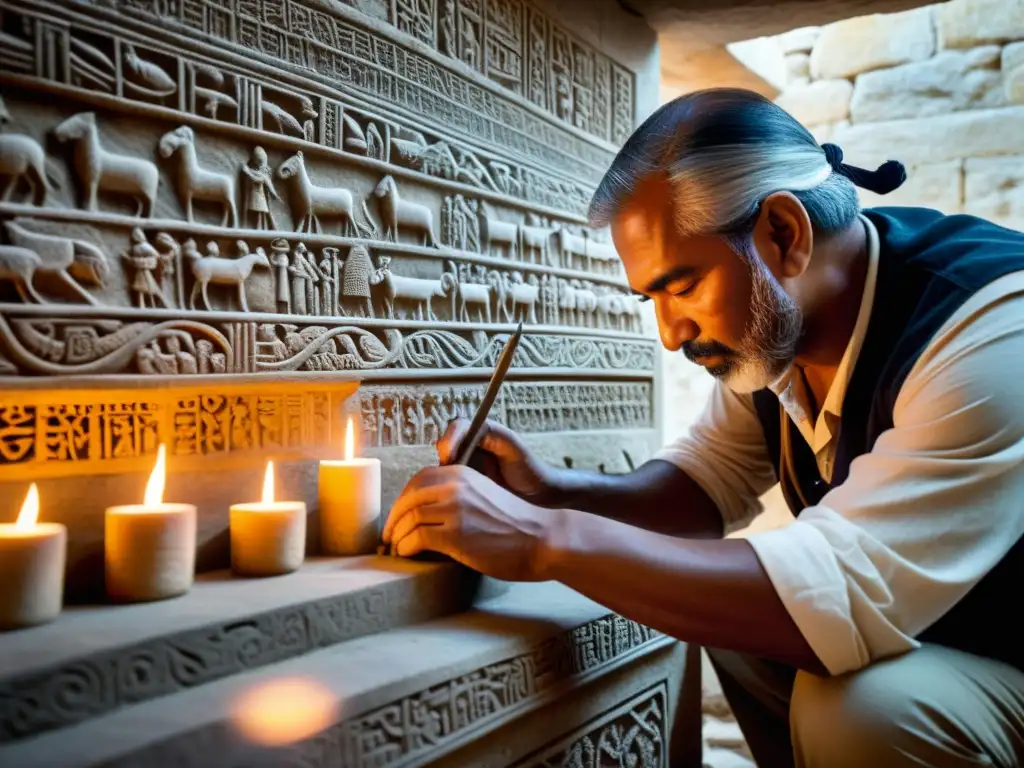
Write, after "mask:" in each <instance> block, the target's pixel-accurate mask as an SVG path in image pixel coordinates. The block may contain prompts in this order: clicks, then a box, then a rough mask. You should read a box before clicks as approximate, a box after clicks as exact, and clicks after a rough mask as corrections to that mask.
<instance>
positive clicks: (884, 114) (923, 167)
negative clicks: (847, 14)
mask: <svg viewBox="0 0 1024 768" xmlns="http://www.w3.org/2000/svg"><path fill="white" fill-rule="evenodd" d="M775 40H776V41H777V43H778V54H777V55H778V56H781V57H782V58H783V59H784V61H785V62H786V66H787V71H788V72H789V80H788V82H787V84H786V86H785V88H784V89H783V90H782V93H781V94H780V95H779V97H778V99H777V103H778V104H780V105H781V106H783V107H785V108H786V109H787V110H788V111H790V112H791V113H792V114H793V115H795V116H796V117H797V118H799V119H800V120H801V121H802V122H803V123H804V124H805V125H807V126H808V127H811V128H812V129H813V131H814V133H815V135H816V136H817V137H818V139H819V141H833V142H835V143H837V144H838V145H839V146H840V147H842V148H843V152H844V154H845V156H846V158H847V160H848V162H851V163H853V164H855V165H864V166H871V167H873V166H874V165H876V164H878V163H881V162H882V161H884V160H886V159H889V158H895V159H899V160H901V161H903V162H904V163H905V164H906V165H907V169H908V179H907V183H906V184H905V185H904V186H903V187H902V188H901V189H899V190H897V191H896V192H894V193H892V194H890V195H887V196H885V197H884V198H880V197H878V196H875V195H872V194H870V193H862V202H863V204H864V205H866V206H870V205H880V204H890V205H924V206H928V207H932V208H937V209H939V210H941V211H944V212H947V213H970V214H974V215H978V216H983V217H985V218H988V219H991V220H994V221H997V222H999V223H1001V224H1004V225H1006V226H1010V227H1013V228H1021V227H1024V190H1022V189H1021V184H1022V183H1024V3H1022V2H1019V0H953V2H949V3H943V4H941V5H932V6H925V7H923V8H918V9H914V10H911V11H906V12H903V13H896V14H884V15H874V16H864V17H860V18H855V19H849V20H846V21H840V22H837V23H835V24H830V25H828V26H825V27H822V28H819V29H802V30H796V31H795V32H794V33H790V34H789V35H783V36H781V37H779V38H775Z"/></svg>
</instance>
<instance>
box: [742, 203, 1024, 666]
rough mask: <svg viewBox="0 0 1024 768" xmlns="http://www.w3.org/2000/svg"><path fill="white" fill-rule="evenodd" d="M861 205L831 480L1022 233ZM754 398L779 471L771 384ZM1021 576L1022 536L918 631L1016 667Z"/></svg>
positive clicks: (807, 476) (1020, 251) (798, 472)
mask: <svg viewBox="0 0 1024 768" xmlns="http://www.w3.org/2000/svg"><path fill="white" fill-rule="evenodd" d="M864 214H865V215H866V216H867V218H869V219H870V220H871V221H872V223H874V225H875V227H876V228H877V229H878V235H879V243H880V253H879V264H878V282H877V288H876V293H875V299H874V304H873V307H872V311H871V320H870V322H869V324H868V330H867V335H866V337H865V339H864V344H863V347H862V349H861V353H860V356H859V357H858V359H857V363H856V365H855V367H854V370H853V375H852V377H851V380H850V384H849V387H848V388H847V392H846V397H845V399H844V400H843V408H842V422H841V426H840V435H839V444H838V446H837V452H836V459H835V466H834V469H833V474H832V484H834V485H839V484H841V483H842V482H843V481H844V480H846V478H847V476H848V474H849V471H850V463H851V462H852V461H853V460H854V459H855V458H857V457H858V456H860V455H861V454H863V453H867V452H869V451H870V450H871V449H872V447H873V446H874V444H875V440H876V439H878V436H879V435H880V434H881V433H882V432H884V431H885V430H886V429H889V428H891V427H892V426H893V421H892V413H893V406H894V404H895V402H896V396H897V395H898V394H899V391H900V388H901V387H902V386H903V382H904V380H905V379H906V377H907V374H908V373H909V372H910V369H911V368H912V367H913V365H914V362H915V361H916V360H917V358H918V357H919V356H920V354H921V353H922V352H923V351H924V349H925V347H926V346H927V345H928V342H929V341H930V340H931V339H932V337H933V336H934V335H935V334H936V333H937V332H938V330H939V328H940V327H941V326H942V324H943V323H944V322H945V321H946V320H948V319H949V318H950V317H951V316H952V315H953V314H954V313H955V312H956V310H957V309H958V308H959V307H960V306H961V305H962V304H963V303H964V302H965V301H966V300H967V299H968V298H969V297H970V296H971V295H972V294H973V293H975V292H976V291H978V290H980V289H981V288H983V287H984V286H985V285H986V284H988V283H990V282H992V281H993V280H996V279H998V278H1000V277H1003V276H1004V275H1007V274H1009V273H1011V272H1016V271H1018V270H1024V234H1022V233H1020V232H1014V231H1012V230H1009V229H1004V228H1002V227H998V226H996V225H994V224H991V223H989V222H987V221H984V220H982V219H978V218H975V217H973V216H961V215H957V216H945V215H943V214H941V213H939V212H937V211H933V210H929V209H924V208H874V209H868V210H865V211H864ZM1021 396H1022V397H1024V386H1022V389H1021ZM754 405H755V408H756V410H757V414H758V418H759V419H760V421H761V426H762V428H763V429H764V435H765V440H766V442H767V446H768V450H769V453H770V455H771V459H772V463H773V464H774V465H775V471H776V474H777V475H778V472H779V459H780V453H781V443H780V438H781V430H780V421H779V419H780V414H779V401H778V398H777V397H776V396H775V394H774V393H772V392H771V391H770V390H767V389H765V390H761V391H759V392H756V393H754ZM789 430H790V435H792V439H791V441H790V444H791V467H792V470H793V471H792V474H793V475H794V476H795V482H797V483H799V484H800V490H801V491H802V492H803V496H804V498H805V499H806V500H807V503H808V504H812V505H813V504H816V503H818V502H819V501H820V500H821V498H822V497H823V496H824V495H825V494H826V493H827V492H828V491H829V489H830V488H831V485H829V484H827V483H825V481H824V480H822V478H821V475H820V474H819V472H818V467H817V463H816V462H815V460H814V454H813V452H812V451H811V448H810V446H808V445H807V441H806V440H804V439H803V437H802V436H801V435H800V432H799V429H798V428H797V426H796V425H795V424H790V427H789ZM1020 471H1021V472H1024V466H1021V468H1020ZM782 491H783V494H784V495H785V497H786V501H787V503H788V504H789V507H790V509H791V510H792V511H793V514H795V515H799V514H800V512H801V511H802V505H801V503H800V501H799V495H798V494H797V493H796V492H795V489H794V488H793V486H792V483H785V482H784V483H783V488H782ZM921 514H922V515H927V514H928V510H927V509H922V510H921ZM1022 585H1024V537H1022V538H1021V539H1019V540H1018V541H1017V542H1016V543H1015V544H1014V545H1013V547H1012V548H1011V549H1010V551H1009V553H1008V554H1007V555H1006V556H1004V557H1003V559H1002V560H1001V561H1000V562H999V563H998V564H997V565H996V567H995V568H993V569H992V570H991V571H989V573H988V574H987V575H986V576H985V577H984V578H983V579H982V580H981V581H980V582H979V583H978V584H977V585H975V587H974V588H973V589H972V590H971V591H970V592H968V594H967V595H966V596H965V597H964V598H963V599H961V600H960V602H959V603H957V604H956V605H955V606H954V607H953V608H952V609H950V610H949V611H948V612H947V613H946V614H945V615H944V616H943V617H942V618H940V619H939V620H938V621H936V622H935V623H934V624H932V625H931V626H930V627H928V628H927V629H926V630H925V631H923V632H921V633H920V634H919V635H918V639H919V640H921V641H923V642H930V643H937V644H940V645H946V646H949V647H952V648H957V649H959V650H963V651H967V652H970V653H974V654H978V655H981V656H988V657H991V658H996V659H1000V660H1003V661H1006V662H1009V663H1011V664H1013V665H1014V666H1016V667H1018V668H1020V669H1024V630H1020V629H1018V628H1017V626H1018V624H1019V617H1018V616H1017V615H1016V613H1017V611H1016V609H1015V608H1014V606H1015V605H1016V601H1017V598H1016V595H1017V594H1018V590H1019V589H1020V588H1021V586H1022Z"/></svg>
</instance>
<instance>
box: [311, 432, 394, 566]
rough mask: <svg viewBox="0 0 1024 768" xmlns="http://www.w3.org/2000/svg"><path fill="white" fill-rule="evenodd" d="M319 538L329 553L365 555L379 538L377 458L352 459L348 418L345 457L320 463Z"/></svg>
mask: <svg viewBox="0 0 1024 768" xmlns="http://www.w3.org/2000/svg"><path fill="white" fill-rule="evenodd" d="M319 487H320V493H319V496H320V538H321V542H322V546H323V550H324V552H326V553H327V554H329V555H369V554H373V553H374V552H376V551H377V542H378V540H379V539H380V459H357V458H355V438H354V436H353V433H352V419H351V418H349V420H348V424H347V425H346V427H345V459H344V460H343V461H321V462H320V486H319Z"/></svg>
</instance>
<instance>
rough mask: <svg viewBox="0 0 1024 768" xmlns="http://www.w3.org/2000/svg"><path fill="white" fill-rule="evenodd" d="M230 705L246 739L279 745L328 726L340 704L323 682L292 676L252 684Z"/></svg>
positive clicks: (305, 737) (268, 744) (335, 715)
mask: <svg viewBox="0 0 1024 768" xmlns="http://www.w3.org/2000/svg"><path fill="white" fill-rule="evenodd" d="M233 709H234V712H233V713H232V720H233V721H234V724H235V727H236V728H238V730H239V731H241V732H242V734H243V735H244V736H245V737H246V738H247V739H249V741H251V742H253V743H255V744H259V745H263V746H277V747H279V746H284V745H285V744H291V743H293V742H296V741H301V740H303V739H308V738H310V737H312V736H314V735H316V734H317V733H320V732H321V731H323V730H324V729H326V728H329V727H330V726H331V725H333V724H334V722H335V720H336V719H337V715H338V711H339V705H338V700H337V698H336V697H335V696H334V694H332V693H331V691H329V690H328V689H327V688H325V687H324V685H323V684H322V683H320V682H318V681H316V680H312V679H308V678H303V677H292V678H283V679H277V680H268V681H266V682H263V683H260V684H258V685H256V686H253V687H252V688H250V689H249V690H247V691H245V692H244V693H243V694H242V695H241V696H240V697H239V698H238V699H237V700H236V701H235V704H234V707H233Z"/></svg>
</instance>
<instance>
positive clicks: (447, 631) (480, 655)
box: [0, 583, 680, 768]
mask: <svg viewBox="0 0 1024 768" xmlns="http://www.w3.org/2000/svg"><path fill="white" fill-rule="evenodd" d="M299 631H301V625H300V626H299V627H297V628H296V633H298V632H299ZM672 646H678V643H676V642H675V641H673V640H672V639H671V638H668V637H665V636H662V635H660V634H659V633H656V632H653V631H652V630H650V629H648V628H646V627H643V626H641V625H639V624H635V623H633V622H629V621H627V620H625V619H623V618H622V617H619V616H615V615H614V614H609V613H608V611H607V609H604V608H602V607H601V606H599V605H597V604H596V603H593V602H592V601H590V600H587V599H586V598H584V597H582V596H580V595H579V594H578V593H575V592H573V591H572V590H569V589H567V588H565V587H563V586H562V585H560V584H555V583H547V584H529V585H520V584H516V585H511V587H510V588H509V590H508V591H507V593H506V594H503V595H501V596H498V597H495V598H493V599H491V600H488V601H487V602H485V603H482V604H481V607H480V609H478V610H473V611H469V612H466V613H463V614H460V615H458V616H452V617H448V618H446V619H439V620H437V621H434V622H429V623H425V624H421V625H419V626H417V627H414V628H407V629H398V630H392V631H390V632H384V633H382V634H379V635H376V636H374V637H363V638H358V639H355V640H351V641H349V642H347V643H345V644H344V645H343V646H339V647H338V648H336V649H325V650H321V651H316V652H314V653H311V654H309V655H306V656H304V657H301V658H297V659H289V660H287V661H282V662H280V663H277V664H274V665H271V666H269V667H264V668H261V669H255V670H252V671H250V672H249V673H247V674H244V675H235V676H232V677H230V678H226V679H224V680H220V681H217V682H213V683H210V684H208V685H204V686H200V687H196V688H192V689H189V690H187V691H184V692H183V693H181V694H179V696H177V697H174V698H171V697H164V698H161V699H153V700H150V701H144V702H141V703H139V704H136V705H133V706H130V707H126V708H124V709H121V710H119V711H116V712H112V713H110V714H109V715H107V716H105V717H103V718H98V719H95V720H91V721H85V722H82V723H79V724H78V725H76V726H71V727H68V728H66V729H64V730H62V731H60V732H55V733H52V734H48V735H45V736H43V737H41V738H37V739H35V740H32V741H25V742H21V743H16V744H13V745H10V746H6V745H5V746H3V747H0V764H3V765H5V766H6V765H11V766H26V767H28V766H35V765H39V766H44V765H45V766H50V765H75V766H83V767H84V766H94V765H110V766H129V765H131V766H136V765H182V766H193V765H195V766H200V765H207V764H209V763H208V758H209V756H210V755H211V754H212V755H216V756H217V764H218V765H247V766H261V768H262V766H267V768H269V767H270V766H280V765H295V764H301V765H310V766H315V767H316V768H328V766H338V765H345V766H348V765H377V766H381V768H384V767H386V766H390V765H409V764H426V763H428V762H430V761H432V760H437V759H439V758H441V757H443V756H444V755H445V754H447V753H449V752H451V751H453V750H455V749H457V748H459V747H461V746H463V745H464V744H466V743H467V742H468V741H470V740H475V739H481V738H485V737H486V736H487V734H489V733H491V732H493V731H494V730H495V729H497V728H499V727H500V726H502V725H504V724H506V723H508V722H509V721H510V720H512V719H513V718H515V717H519V716H522V715H524V714H526V713H528V712H531V711H533V710H535V709H537V708H539V707H540V706H543V705H545V704H547V703H549V702H551V701H552V700H553V699H554V698H555V697H559V696H563V695H565V694H569V693H572V692H574V691H576V690H578V689H579V688H580V687H581V686H582V685H584V684H585V683H588V682H590V681H593V680H594V679H595V678H598V677H601V676H604V675H606V674H609V673H611V672H613V671H614V670H617V669H620V668H623V667H625V666H626V665H629V664H631V663H634V662H639V661H642V660H643V659H645V658H646V657H648V656H649V655H653V654H658V653H664V651H666V650H669V649H671V648H672ZM673 659H675V660H676V668H675V669H674V670H673V671H668V670H667V665H668V662H669V661H671V660H673ZM662 663H663V664H664V665H665V666H661V667H660V671H662V675H659V676H657V677H655V678H654V679H652V678H650V677H647V676H643V677H641V678H640V679H639V680H638V681H637V682H639V683H640V684H641V685H642V688H641V690H646V689H650V688H652V687H658V688H659V689H660V690H661V691H662V693H661V695H662V696H663V697H664V699H663V701H664V702H665V704H666V705H667V706H666V707H663V708H662V710H661V714H662V715H666V714H667V713H668V712H670V711H671V707H672V699H671V698H670V696H671V694H672V693H673V689H674V688H677V686H678V674H679V671H680V665H679V664H678V656H677V655H675V654H665V655H663V656H662ZM285 680H298V681H308V682H307V684H308V683H312V684H313V687H314V690H315V691H316V692H317V693H318V694H319V697H322V698H323V699H325V700H326V703H329V705H330V706H329V708H328V711H327V712H326V713H325V714H326V719H327V722H326V723H325V724H324V725H325V727H327V730H326V732H323V733H321V734H318V735H313V736H312V737H310V738H306V739H304V740H303V741H300V742H298V743H295V744H288V745H287V747H285V748H284V749H282V750H281V751H277V752H276V753H275V751H273V750H271V751H270V752H268V751H267V750H266V748H265V747H263V746H262V745H260V744H258V743H253V741H251V740H250V739H249V738H247V734H246V732H245V731H244V730H243V729H242V728H240V727H238V723H239V721H240V720H241V719H242V718H241V712H242V710H243V702H244V701H245V699H246V697H247V695H248V694H251V693H252V692H253V691H255V690H259V689H261V688H262V687H263V686H265V685H267V684H273V683H274V682H278V681H285ZM619 691H620V698H619V699H618V701H616V702H610V703H609V705H608V706H609V709H611V710H613V711H617V710H618V709H619V708H618V706H616V705H618V704H625V703H627V702H632V701H634V697H635V696H636V694H637V693H638V692H639V691H638V690H637V688H636V687H633V688H632V690H631V691H629V692H627V691H624V690H623V689H621V688H620V689H619ZM483 701H486V702H487V703H486V705H483V706H480V705H479V702H483ZM463 702H467V703H469V706H467V707H466V708H464V709H463V707H462V705H463ZM666 710H667V711H666ZM453 711H459V712H460V715H459V716H457V717H448V716H447V714H446V713H449V712H453ZM594 714H597V713H594ZM581 716H582V717H583V719H584V721H586V720H587V719H588V718H590V717H592V714H591V713H590V711H588V710H586V709H584V711H583V712H582V713H581ZM423 718H427V719H428V720H429V721H430V722H433V723H435V725H436V727H434V728H432V730H431V732H430V738H421V736H422V733H423V731H422V723H423V722H424V720H423ZM654 722H655V723H656V725H657V727H658V728H659V729H665V730H663V731H662V733H665V732H667V728H668V727H669V725H670V722H671V721H670V720H668V718H667V717H662V718H659V719H658V720H656V721H654ZM559 736H560V734H559V733H557V732H556V733H544V732H543V731H541V732H538V733H535V741H534V742H533V746H534V747H541V746H543V745H544V744H545V742H548V741H550V740H553V739H555V738H557V737H559Z"/></svg>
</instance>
